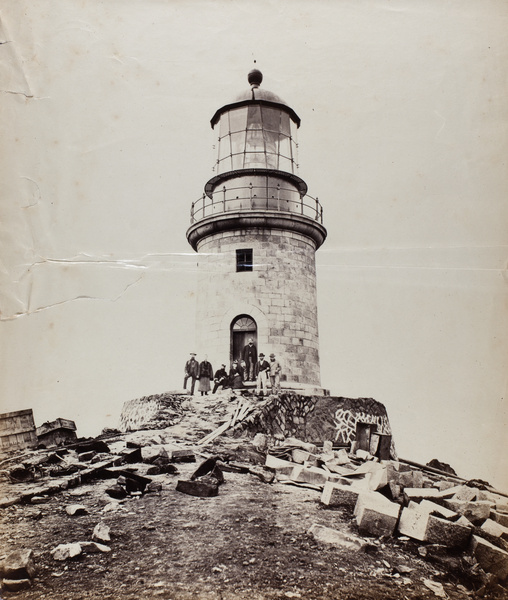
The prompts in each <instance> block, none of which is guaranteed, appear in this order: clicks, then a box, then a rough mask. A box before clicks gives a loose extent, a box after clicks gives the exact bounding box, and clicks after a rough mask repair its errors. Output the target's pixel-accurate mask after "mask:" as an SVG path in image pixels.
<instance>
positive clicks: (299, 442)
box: [284, 437, 318, 454]
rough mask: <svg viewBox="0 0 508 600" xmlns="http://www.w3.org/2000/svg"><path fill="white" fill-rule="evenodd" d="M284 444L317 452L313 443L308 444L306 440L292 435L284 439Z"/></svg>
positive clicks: (312, 452) (313, 452)
mask: <svg viewBox="0 0 508 600" xmlns="http://www.w3.org/2000/svg"><path fill="white" fill-rule="evenodd" d="M284 445H285V446H296V447H297V448H302V449H303V450H306V451H307V452H310V453H311V454H317V453H318V449H317V446H316V445H315V444H308V443H307V442H302V440H299V439H297V438H292V437H290V438H287V439H286V440H285V441H284Z"/></svg>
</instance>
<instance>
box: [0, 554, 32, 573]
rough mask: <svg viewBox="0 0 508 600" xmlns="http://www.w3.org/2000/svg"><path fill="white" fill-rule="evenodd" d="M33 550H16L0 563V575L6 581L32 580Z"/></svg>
mask: <svg viewBox="0 0 508 600" xmlns="http://www.w3.org/2000/svg"><path fill="white" fill-rule="evenodd" d="M33 556H34V553H33V550H16V551H15V552H11V553H10V554H9V555H8V556H7V558H5V559H4V560H3V561H2V562H0V574H1V576H2V577H6V578H7V579H32V577H33V576H34V575H35V564H34V559H33Z"/></svg>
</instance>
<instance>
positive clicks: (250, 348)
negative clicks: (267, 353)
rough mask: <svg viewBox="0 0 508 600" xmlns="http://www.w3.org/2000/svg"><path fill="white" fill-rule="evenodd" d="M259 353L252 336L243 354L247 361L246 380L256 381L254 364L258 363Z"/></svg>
mask: <svg viewBox="0 0 508 600" xmlns="http://www.w3.org/2000/svg"><path fill="white" fill-rule="evenodd" d="M257 355H258V350H257V348H256V345H255V344H254V340H253V339H252V338H249V343H248V344H247V345H246V346H244V348H243V355H242V358H243V360H244V361H245V373H244V380H245V381H255V378H254V365H255V364H256V358H257Z"/></svg>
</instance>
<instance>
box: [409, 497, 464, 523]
mask: <svg viewBox="0 0 508 600" xmlns="http://www.w3.org/2000/svg"><path fill="white" fill-rule="evenodd" d="M412 504H414V506H419V507H420V508H421V509H422V510H423V511H425V512H427V513H429V514H430V513H438V515H439V516H441V517H444V518H445V519H454V518H455V517H457V516H458V513H456V512H455V511H453V510H450V509H449V508H446V507H444V506H441V505H440V504H436V503H435V502H431V501H430V500H422V501H421V502H420V504H415V503H414V502H410V503H409V506H410V507H411V505H412Z"/></svg>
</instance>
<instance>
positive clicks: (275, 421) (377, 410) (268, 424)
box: [235, 393, 396, 457]
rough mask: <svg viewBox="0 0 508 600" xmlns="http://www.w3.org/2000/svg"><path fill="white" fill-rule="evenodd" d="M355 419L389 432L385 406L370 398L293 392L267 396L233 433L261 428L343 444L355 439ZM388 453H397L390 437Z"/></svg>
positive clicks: (265, 430) (272, 433)
mask: <svg viewBox="0 0 508 600" xmlns="http://www.w3.org/2000/svg"><path fill="white" fill-rule="evenodd" d="M358 422H360V423H375V424H376V425H377V431H378V432H379V433H386V434H389V435H392V430H391V427H390V422H389V421H388V414H387V412H386V409H385V407H384V406H383V404H381V403H380V402H377V401H376V400H374V399H373V398H343V397H334V396H301V395H299V394H293V393H283V394H280V396H270V397H269V398H268V399H267V400H265V401H264V402H263V403H262V404H261V405H259V407H258V408H257V409H256V410H255V411H254V412H253V413H251V414H250V415H249V416H248V417H247V418H245V419H244V420H243V421H242V422H241V423H239V424H238V426H237V427H236V428H235V433H236V434H241V433H243V432H248V433H252V434H254V433H258V432H261V433H266V434H268V435H270V436H273V437H283V438H286V437H296V438H298V439H300V440H302V441H305V442H312V443H316V442H323V441H325V440H330V441H332V442H334V443H335V444H344V445H345V444H350V443H351V442H353V441H354V440H355V439H356V424H357V423H358ZM391 454H392V456H393V457H396V453H395V446H394V443H393V439H392V449H391Z"/></svg>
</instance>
